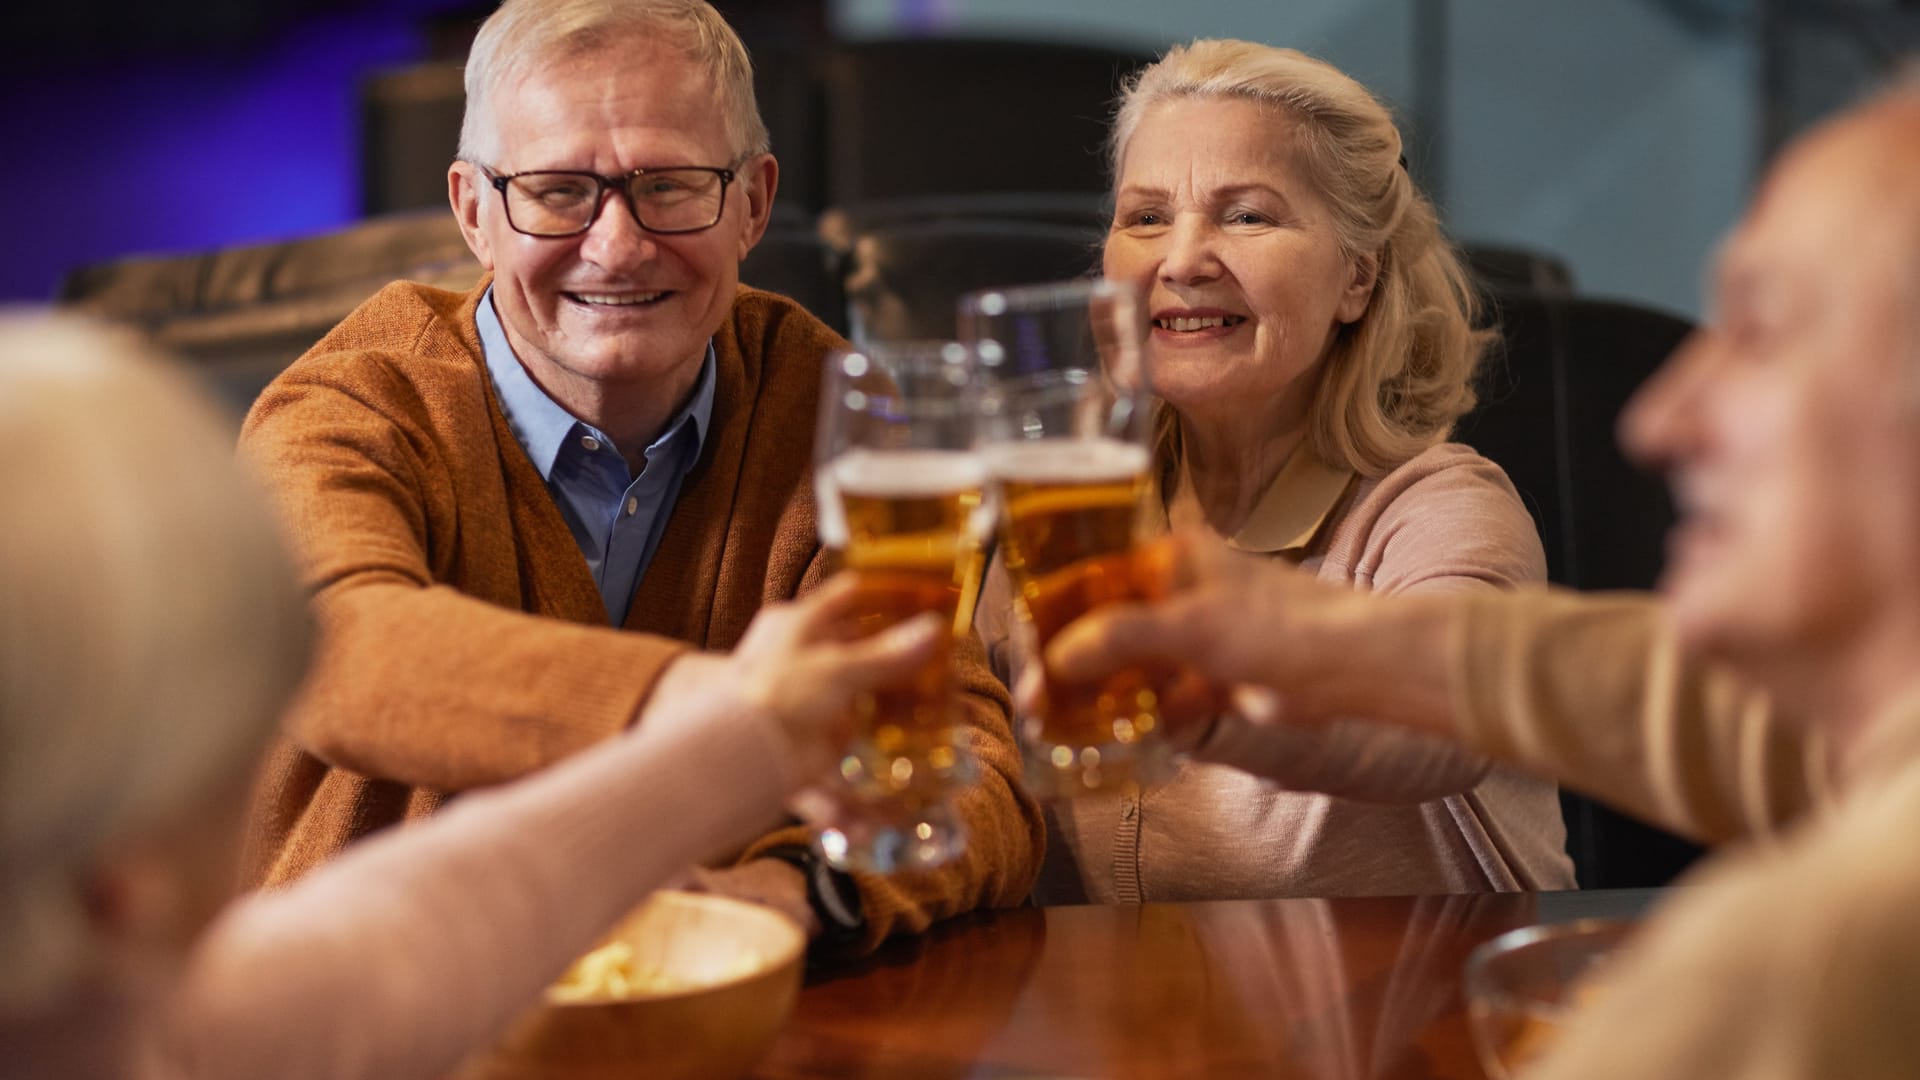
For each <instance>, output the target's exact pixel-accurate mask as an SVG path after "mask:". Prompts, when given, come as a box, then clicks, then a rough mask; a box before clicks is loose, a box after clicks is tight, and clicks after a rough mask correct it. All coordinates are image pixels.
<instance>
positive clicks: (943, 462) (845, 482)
mask: <svg viewBox="0 0 1920 1080" xmlns="http://www.w3.org/2000/svg"><path fill="white" fill-rule="evenodd" d="M986 482H987V469H986V464H985V463H984V462H982V461H981V460H980V458H979V457H978V456H977V455H975V454H973V453H971V452H969V451H965V450H869V449H866V448H864V447H862V448H856V449H853V450H849V451H847V452H846V453H844V454H841V455H840V456H839V457H837V458H834V459H833V460H832V461H830V462H828V463H827V464H826V465H825V466H824V467H822V468H821V469H819V470H817V471H816V472H815V473H814V497H815V501H816V502H817V503H818V504H819V515H820V541H821V542H822V543H824V544H826V545H827V546H828V547H845V546H846V545H847V540H848V530H847V518H846V508H845V507H844V506H842V505H841V502H840V500H841V498H842V497H844V496H846V495H864V496H869V497H874V498H887V499H912V498H929V497H934V496H940V495H951V494H953V493H955V492H959V491H979V490H980V489H981V488H982V487H984V486H986Z"/></svg>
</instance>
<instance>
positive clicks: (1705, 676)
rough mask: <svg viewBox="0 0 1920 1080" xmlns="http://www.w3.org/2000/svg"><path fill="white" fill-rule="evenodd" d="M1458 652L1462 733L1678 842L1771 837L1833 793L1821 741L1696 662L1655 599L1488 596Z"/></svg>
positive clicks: (1480, 600)
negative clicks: (1669, 833)
mask: <svg viewBox="0 0 1920 1080" xmlns="http://www.w3.org/2000/svg"><path fill="white" fill-rule="evenodd" d="M1449 647H1450V650H1451V654H1450V659H1449V665H1448V666H1449V670H1450V672H1451V681H1452V683H1453V696H1454V705H1453V713H1454V717H1455V724H1456V726H1457V727H1458V728H1459V730H1460V732H1461V734H1462V735H1463V737H1465V738H1466V739H1467V740H1468V741H1470V742H1471V743H1473V744H1474V745H1475V746H1478V747H1480V748H1481V749H1483V750H1485V751H1486V752H1487V753H1490V754H1493V755H1495V756H1497V757H1500V758H1503V759H1505V760H1509V761H1512V762H1515V763H1516V764H1519V765H1522V766H1525V767H1527V768H1530V769H1533V770H1536V771H1539V772H1543V773H1546V774H1548V775H1551V776H1556V777H1559V778H1560V779H1561V781H1562V782H1564V783H1565V784H1567V786H1569V787H1573V788H1577V789H1579V790H1581V791H1583V792H1585V793H1587V794H1589V795H1592V796H1594V797H1596V798H1599V799H1601V800H1603V801H1605V802H1608V803H1611V804H1613V805H1615V806H1618V807H1620V808H1622V809H1624V810H1626V811H1628V812H1629V813H1633V814H1636V815H1638V816H1640V817H1643V818H1646V819H1647V820H1649V821H1653V822H1655V823H1658V824H1660V825H1662V826H1664V827H1666V828H1668V829H1670V830H1672V831H1674V832H1678V833H1682V834H1685V835H1687V836H1691V837H1693V838H1695V839H1697V840H1701V841H1705V842H1710V843H1711V842H1719V841H1723V840H1729V839H1733V838H1735V837H1740V836H1744V835H1748V834H1753V833H1768V832H1772V831H1774V830H1775V829H1777V828H1778V827H1779V826H1780V825H1781V824H1783V823H1785V822H1789V821H1792V820H1793V819H1795V818H1797V817H1799V816H1800V815H1802V814H1803V813H1805V812H1806V811H1807V810H1808V809H1810V808H1811V807H1814V806H1816V805H1818V804H1820V803H1822V802H1824V801H1826V799H1827V798H1828V797H1829V796H1828V792H1829V789H1830V780H1829V764H1828V759H1827V754H1826V750H1825V744H1824V742H1823V740H1822V739H1821V738H1820V737H1819V735H1818V734H1817V733H1816V732H1811V731H1808V730H1806V729H1804V728H1802V727H1801V726H1798V725H1795V724H1793V723H1791V722H1788V721H1785V720H1783V719H1782V718H1781V717H1780V716H1779V715H1778V713H1777V711H1776V710H1775V708H1774V707H1773V706H1772V705H1771V704H1770V703H1769V701H1768V700H1767V698H1766V697H1765V696H1764V695H1762V694H1761V693H1759V692H1758V691H1756V690H1755V689H1753V688H1752V687H1751V686H1748V685H1746V684H1745V683H1743V682H1741V681H1739V680H1737V679H1735V678H1734V677H1733V676H1732V675H1731V674H1729V673H1728V672H1726V671H1724V670H1722V669H1719V668H1716V667H1713V666H1711V665H1706V664H1701V663H1696V662H1692V661H1689V660H1687V659H1685V658H1684V657H1683V656H1682V655H1681V653H1680V649H1679V646H1678V643H1677V642H1676V640H1675V637H1674V633H1673V629H1672V627H1671V625H1670V624H1669V623H1668V621H1667V620H1666V618H1665V617H1664V616H1663V614H1662V612H1661V607H1660V604H1659V602H1658V601H1657V600H1655V599H1654V598H1652V597H1650V596H1634V595H1625V594H1621V595H1602V596H1580V595H1575V594H1572V593H1561V592H1547V593H1540V592H1535V593H1522V594H1514V595H1508V596H1495V595H1487V596H1476V597H1474V598H1472V600H1471V602H1470V603H1468V604H1465V605H1462V606H1461V607H1460V608H1459V609H1458V612H1457V616H1456V618H1455V620H1454V622H1453V626H1452V632H1451V644H1450V646H1449Z"/></svg>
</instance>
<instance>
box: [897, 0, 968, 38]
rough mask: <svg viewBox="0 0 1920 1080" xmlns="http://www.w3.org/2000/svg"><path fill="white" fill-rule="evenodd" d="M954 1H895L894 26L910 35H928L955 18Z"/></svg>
mask: <svg viewBox="0 0 1920 1080" xmlns="http://www.w3.org/2000/svg"><path fill="white" fill-rule="evenodd" d="M953 9H954V0H895V6H894V12H895V14H894V24H895V25H896V26H897V27H899V28H900V29H901V30H904V31H906V32H908V33H928V32H931V31H934V30H939V29H941V28H942V27H944V26H946V25H947V24H948V23H949V22H950V21H952V18H953Z"/></svg>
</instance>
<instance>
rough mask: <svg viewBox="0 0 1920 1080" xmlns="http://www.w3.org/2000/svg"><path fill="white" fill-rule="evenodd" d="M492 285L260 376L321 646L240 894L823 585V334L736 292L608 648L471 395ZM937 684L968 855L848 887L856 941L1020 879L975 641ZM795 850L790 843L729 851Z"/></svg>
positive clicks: (269, 470)
mask: <svg viewBox="0 0 1920 1080" xmlns="http://www.w3.org/2000/svg"><path fill="white" fill-rule="evenodd" d="M488 284H489V282H488V281H487V280H483V281H481V282H480V284H479V285H477V286H475V288H474V289H473V290H472V291H470V292H468V293H466V294H464V295H462V294H459V293H453V292H447V291H444V290H440V289H434V288H429V287H427V286H423V285H417V284H413V283H408V282H398V283H395V284H393V285H389V286H387V287H386V288H385V289H382V290H381V291H380V292H379V293H378V294H376V295H375V296H374V297H373V298H372V299H370V300H368V301H367V302H366V303H365V304H363V305H361V306H360V308H358V309H357V310H356V311H354V312H353V313H352V314H351V315H349V316H348V317H347V318H346V319H345V320H344V321H342V322H341V324H340V325H339V326H337V327H335V328H334V329H333V330H332V331H331V332H329V333H328V334H327V335H326V337H324V338H322V339H321V340H320V342H319V344H317V345H315V346H314V347H313V349H311V350H309V351H308V352H307V354H306V355H305V356H303V357H301V358H300V360H299V361H297V362H296V363H295V364H294V365H293V366H292V367H290V368H288V370H287V371H286V372H284V373H283V374H282V375H281V376H280V377H279V378H277V379H275V380H274V382H273V383H272V384H271V385H270V386H269V387H268V388H267V389H266V391H265V392H264V393H263V394H262V395H261V397H260V399H259V400H258V401H257V402H256V403H255V404H254V407H253V409H252V411H251V412H250V413H249V415H248V417H247V420H246V423H245V426H244V428H243V429H242V433H241V437H240V443H241V450H242V454H243V456H244V457H245V458H247V459H248V460H249V461H250V462H251V463H252V464H253V465H254V466H255V467H256V469H257V470H258V472H259V473H260V474H261V476H262V477H263V479H264V481H265V483H266V484H267V486H268V488H269V490H270V492H271V493H272V495H273V496H274V498H275V499H276V501H277V502H278V504H279V506H280V508H281V510H282V512H283V515H284V517H285V520H286V522H287V523H288V527H289V528H290V530H291V532H292V536H293V540H294V545H295V548H296V550H297V551H298V552H299V554H300V557H301V561H302V566H303V569H304V573H305V576H306V580H307V583H308V585H309V587H310V588H311V589H312V590H313V593H314V596H315V607H316V611H317V617H318V620H319V622H320V626H321V630H322V645H321V649H320V655H319V657H318V658H317V661H316V665H315V670H314V673H313V675H312V677H311V678H310V680H309V683H308V686H307V688H306V690H305V692H304V693H303V695H302V698H301V700H300V701H299V702H297V703H296V705H295V706H294V708H293V709H292V710H291V711H290V713H289V714H288V716H287V718H286V720H285V723H284V727H283V732H282V738H281V740H280V741H279V743H278V744H277V745H276V746H275V747H274V748H273V750H272V751H271V752H270V753H269V756H268V758H267V761H266V763H265V765H264V768H263V771H262V775H261V778H260V782H259V785H258V790H257V792H256V796H255V808H254V812H253V815H252V820H251V823H250V827H249V833H248V853H247V857H246V876H247V878H248V879H249V882H250V883H255V884H258V883H277V882H281V881H285V880H287V879H289V878H292V877H294V876H297V875H299V874H300V873H302V872H304V871H305V870H307V869H309V868H310V867H312V866H314V865H315V864H317V863H319V862H320V861H322V860H324V859H325V858H326V857H328V856H329V855H331V854H333V853H334V852H336V851H338V850H340V849H341V848H342V847H344V846H345V845H346V844H348V843H350V842H351V841H353V840H354V839H355V838H357V837H360V836H362V835H365V834H366V833H369V832H372V831H373V830H376V829H379V828H382V827H384V826H387V825H390V824H393V823H395V822H398V821H400V820H402V819H404V818H408V817H412V816H417V815H420V814H425V813H428V812H430V811H432V810H433V809H434V808H435V807H437V806H438V805H440V803H441V801H442V799H443V798H444V797H445V795H446V794H448V793H452V792H458V791H462V790H465V789H468V788H473V787H479V786H483V785H488V784H495V783H499V782H502V781H506V780H511V779H513V778H515V777H518V776H522V775H525V774H526V773H528V772H531V771H533V770H535V769H538V768H540V767H542V766H544V765H547V764H549V763H551V762H553V761H556V760H558V759H560V758H562V757H565V756H566V755H568V754H571V753H573V752H575V751H577V750H580V749H581V748H583V747H585V746H588V745H589V744H591V743H593V742H595V741H597V740H600V739H603V738H606V737H608V736H610V735H613V734H614V733H616V732H619V731H622V730H623V729H625V728H626V727H627V726H628V725H629V724H630V723H631V722H632V721H633V720H634V718H635V716H636V714H637V713H638V711H639V709H640V706H641V704H642V702H643V701H644V700H645V698H646V696H647V694H648V692H649V690H650V689H651V688H652V686H653V683H654V680H655V679H656V678H658V676H659V674H660V672H661V670H662V669H663V668H664V667H665V666H666V665H667V664H668V663H669V662H671V661H672V660H673V659H674V658H675V657H676V656H677V655H679V654H680V653H681V652H682V651H683V650H686V649H688V648H703V649H716V650H725V649H729V648H731V647H732V646H733V645H734V643H735V642H737V641H738V640H739V638H740V637H741V635H742V633H743V632H744V630H745V629H746V626H747V624H748V622H749V621H751V619H752V618H753V615H754V613H755V611H757V610H758V609H759V607H760V606H761V605H762V604H763V603H766V602H769V601H774V600H780V599H786V598H789V597H792V596H794V595H795V594H797V593H800V592H803V591H805V590H807V589H809V588H811V587H813V586H814V585H816V584H818V583H819V582H820V581H821V580H822V579H823V578H824V576H825V572H826V571H825V566H824V558H823V555H824V552H823V549H822V548H821V546H820V544H819V541H818V539H817V533H816V530H815V520H814V507H813V496H812V489H811V483H810V468H811V463H812V453H811V449H810V447H811V441H812V433H813V426H814V412H815V408H816V399H817V393H818V379H819V373H820V369H821V363H822V359H823V357H824V355H825V354H826V352H827V351H828V350H829V349H831V348H833V347H835V346H837V345H839V344H841V342H840V339H839V338H838V337H837V336H836V335H834V333H833V332H832V331H831V330H829V329H828V328H827V327H826V326H825V325H824V324H822V323H821V322H820V321H819V320H817V319H815V318H814V317H813V316H811V315H809V314H808V313H807V312H806V311H805V310H803V309H802V308H800V307H799V306H798V305H797V304H795V303H793V302H792V301H791V300H788V299H786V298H784V297H780V296H775V295H773V294H770V293H765V292H760V291H757V290H754V289H749V288H745V287H742V288H741V289H740V291H739V295H738V296H737V297H736V299H735V301H734V304H733V307H732V310H731V311H730V313H729V315H728V317H727V318H726V320H725V322H724V323H723V324H722V325H721V327H720V329H719V331H718V333H717V334H716V335H715V336H714V348H715V352H716V354H717V358H718V374H719V383H718V386H717V388H716V393H715V397H714V404H713V418H712V424H711V427H710V429H709V433H708V436H707V438H706V442H705V445H704V447H703V449H702V452H701V457H700V460H699V462H698V463H697V464H696V465H695V466H694V468H693V470H692V471H691V472H690V473H689V475H688V476H687V479H686V482H685V484H684V486H683V487H682V489H681V492H680V496H679V500H678V502H677V503H676V504H675V506H674V508H673V512H672V516H671V517H670V519H669V520H668V523H667V526H666V531H665V533H664V535H663V536H662V538H661V540H660V546H659V549H658V551H657V553H656V555H655V557H654V559H653V562H652V563H651V565H650V566H649V567H648V569H647V572H646V574H645V576H644V578H643V579H642V580H641V582H640V583H639V585H638V587H637V589H636V591H635V594H634V600H633V605H632V609H631V611H630V612H629V614H628V616H627V621H626V625H625V626H624V627H623V628H621V629H614V628H611V627H609V626H608V625H607V623H606V609H605V607H604V606H603V604H602V602H601V599H600V593H599V590H598V589H597V588H596V587H595V585H594V582H593V577H592V574H591V572H590V571H589V569H588V567H587V563H586V560H585V558H584V557H582V555H581V553H580V550H579V548H578V547H577V546H576V544H575V542H574V539H573V535H572V534H571V533H570V532H569V531H568V529H567V525H566V523H565V521H564V519H562V517H561V516H560V512H559V510H558V509H557V508H556V507H555V505H554V503H553V500H552V498H551V497H550V496H549V494H548V492H547V489H546V485H545V483H544V481H543V480H542V479H541V476H540V473H539V471H538V470H537V469H536V468H535V467H534V464H533V462H532V461H531V460H530V459H529V458H528V457H527V455H526V453H525V452H524V450H523V449H522V448H521V445H520V443H519V441H518V440H517V439H516V438H515V437H514V435H513V432H512V430H511V429H510V428H509V427H508V425H507V420H506V417H505V415H504V413H502V411H501V409H500V404H499V401H498V399H497V397H496V396H495V394H494V391H493V388H492V385H491V382H490V380H489V379H488V377H487V374H486V367H485V364H484V362H483V360H482V352H481V346H480V340H479V336H478V333H477V331H476V330H475V328H474V311H475V309H476V307H477V306H478V304H479V301H480V298H481V296H482V295H483V293H484V292H485V289H486V287H487V285H488ZM959 662H960V665H961V682H962V685H963V687H964V688H965V690H966V692H967V697H968V702H967V703H968V710H967V712H968V718H969V723H970V724H971V726H972V728H973V744H974V749H975V752H976V753H977V755H978V757H979V761H980V765H981V770H980V771H981V779H980V782H979V783H978V784H977V785H976V786H975V787H974V788H972V789H970V790H969V791H968V792H967V793H966V794H965V795H964V796H963V797H962V799H961V812H962V815H963V817H964V820H965V823H966V826H967V829H968V831H969V834H970V839H969V842H968V846H967V850H966V853H965V855H964V856H963V857H961V858H960V859H958V860H956V861H955V862H953V863H951V864H949V865H947V866H945V867H942V868H940V869H938V870H935V871H931V872H926V873H920V874H900V875H894V876H891V877H887V878H880V877H872V876H866V875H861V876H859V881H860V886H861V890H862V894H863V899H864V901H865V905H866V913H867V917H868V920H869V924H870V926H869V934H868V936H867V940H866V942H865V945H866V946H867V947H871V946H873V945H874V944H877V943H878V942H879V941H880V939H882V938H883V937H885V936H886V935H887V934H889V933H892V932H895V931H918V930H921V929H923V928H925V927H926V926H927V925H928V924H929V923H930V922H932V921H933V920H935V919H939V918H943V917H945V916H949V915H953V914H957V913H960V912H963V911H968V910H971V909H973V908H976V907H983V906H1004V905H1011V904H1017V903H1019V902H1021V901H1022V900H1023V899H1024V898H1025V897H1026V895H1027V892H1028V890H1029V889H1030V887H1031V886H1032V884H1033V880H1034V877H1035V875H1036V873H1037V872H1038V867H1039V862H1040V856H1041V849H1042V845H1043V844H1044V835H1045V833H1044V826H1043V825H1042V823H1041V818H1040V815H1039V813H1038V810H1037V808H1036V806H1035V805H1034V803H1033V802H1032V800H1031V799H1030V798H1028V797H1027V796H1026V795H1025V793H1024V792H1023V791H1022V790H1021V789H1020V786H1019V783H1018V779H1019V764H1018V754H1017V753H1016V751H1015V749H1014V744H1013V739H1012V734H1011V731H1010V729H1009V724H1008V703H1007V697H1006V692H1005V690H1004V689H1003V688H1002V687H1001V686H1000V684H999V683H998V681H997V680H995V678H994V677H993V675H992V673H991V672H990V671H989V670H988V668H987V665H986V662H985V657H984V654H983V653H982V652H981V651H980V649H979V646H978V643H977V642H968V643H964V644H963V646H962V652H961V654H960V661H959ZM713 797H715V798H724V797H726V795H725V790H724V778H720V782H719V783H717V784H716V786H715V788H714V789H713ZM804 836H805V833H804V831H803V830H802V829H800V828H799V827H798V826H792V827H788V828H784V829H781V830H779V831H776V832H775V833H773V834H771V835H769V836H767V837H764V838H762V839H761V840H760V841H757V842H756V843H755V844H753V845H751V846H750V847H749V848H748V849H747V850H746V851H745V852H742V853H741V856H740V857H741V858H750V857H752V856H753V855H754V854H755V853H756V852H757V851H759V850H761V849H763V848H765V847H768V846H771V845H774V844H782V843H793V842H797V841H801V840H803V839H804ZM634 842H635V843H636V844H644V843H646V842H647V838H646V836H645V835H637V836H635V838H634Z"/></svg>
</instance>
